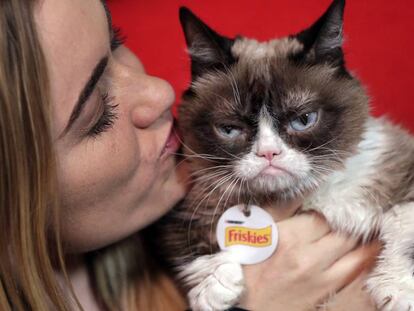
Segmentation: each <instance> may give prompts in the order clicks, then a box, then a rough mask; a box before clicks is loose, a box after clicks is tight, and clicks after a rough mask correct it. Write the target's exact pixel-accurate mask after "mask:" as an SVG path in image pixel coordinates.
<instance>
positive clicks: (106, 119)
mask: <svg viewBox="0 0 414 311" xmlns="http://www.w3.org/2000/svg"><path fill="white" fill-rule="evenodd" d="M101 97H102V104H103V113H102V116H101V117H100V118H99V120H98V122H96V124H95V125H94V126H93V127H92V128H91V129H90V130H89V131H88V136H90V137H96V136H98V135H99V134H101V133H103V132H105V131H107V130H109V129H110V128H112V126H113V125H114V122H115V120H116V119H117V114H116V112H115V110H116V108H117V107H118V105H115V104H113V103H112V98H111V97H110V96H109V94H108V93H105V94H102V95H101Z"/></svg>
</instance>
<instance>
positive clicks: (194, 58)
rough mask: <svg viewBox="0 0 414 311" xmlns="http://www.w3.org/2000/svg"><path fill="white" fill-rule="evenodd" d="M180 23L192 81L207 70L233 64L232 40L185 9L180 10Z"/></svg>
mask: <svg viewBox="0 0 414 311" xmlns="http://www.w3.org/2000/svg"><path fill="white" fill-rule="evenodd" d="M180 22H181V26H182V28H183V31H184V36H185V41H186V43H187V47H188V51H189V53H190V56H191V73H192V78H193V80H194V78H196V77H197V76H199V75H201V74H202V73H203V72H205V71H207V70H211V69H216V68H222V67H225V66H228V65H230V64H231V63H233V62H234V59H233V56H232V54H231V47H232V45H233V43H234V40H233V39H230V38H226V37H224V36H221V35H219V34H218V33H217V32H215V31H214V30H213V29H211V28H210V27H209V26H207V25H206V24H205V23H203V22H202V21H201V20H200V19H199V18H198V17H197V16H195V15H194V14H193V13H192V12H191V11H190V10H189V9H187V8H186V7H181V8H180Z"/></svg>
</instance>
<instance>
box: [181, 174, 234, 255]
mask: <svg viewBox="0 0 414 311" xmlns="http://www.w3.org/2000/svg"><path fill="white" fill-rule="evenodd" d="M231 178H232V176H231V175H230V176H229V175H225V176H224V177H222V178H221V179H220V180H219V181H218V183H217V184H216V185H215V186H214V188H213V189H212V190H210V192H209V193H208V194H207V195H205V196H204V198H203V199H202V200H201V201H200V202H199V203H198V204H197V206H196V207H195V208H194V211H193V213H192V215H191V217H190V221H189V225H188V231H187V243H188V246H189V247H190V248H191V225H192V222H193V219H194V216H195V215H196V213H197V211H198V209H199V207H200V206H201V204H202V203H203V202H204V201H205V200H206V199H208V198H209V197H210V196H211V194H212V193H213V192H214V191H215V190H216V189H217V188H218V187H220V186H221V185H222V184H224V183H225V182H227V181H228V180H230V179H231ZM207 202H208V201H207Z"/></svg>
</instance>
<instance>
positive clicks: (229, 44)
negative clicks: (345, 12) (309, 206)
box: [180, 1, 368, 199]
mask: <svg viewBox="0 0 414 311" xmlns="http://www.w3.org/2000/svg"><path fill="white" fill-rule="evenodd" d="M336 2H339V1H336ZM337 6H338V4H337ZM332 7H333V8H332ZM334 9H335V7H334V5H333V6H331V8H330V9H329V10H331V12H330V13H329V10H328V12H327V13H325V15H324V16H325V19H327V18H328V17H329V14H331V15H334V13H335V11H334ZM342 9H343V6H342ZM328 13H329V14H328ZM186 14H187V15H186ZM188 14H190V15H188ZM327 14H328V17H326V16H327ZM184 15H185V16H184ZM181 17H182V23H183V26H184V29H185V32H186V39H187V43H188V44H189V50H190V52H191V56H192V75H193V81H192V85H191V87H190V89H189V90H188V91H187V92H186V94H185V96H184V101H183V103H182V105H181V107H180V128H181V131H182V134H183V138H184V143H185V146H186V147H187V148H186V152H187V154H188V155H189V158H190V159H191V160H192V163H193V171H194V172H195V174H196V175H198V178H200V180H201V181H207V182H208V183H211V184H214V183H217V184H218V185H219V187H220V185H222V186H223V187H229V184H232V183H233V185H234V186H233V187H236V184H237V185H238V186H239V187H240V189H241V190H243V191H250V193H251V194H270V193H278V194H279V196H280V197H281V198H284V199H289V198H293V197H295V196H298V195H303V194H304V193H306V192H307V191H309V190H312V189H315V188H316V187H317V186H318V185H319V184H320V182H321V181H322V180H323V179H324V177H326V176H327V175H328V174H329V173H331V172H332V170H335V169H338V168H339V167H340V166H341V164H342V163H343V161H344V160H345V159H346V158H347V157H348V156H349V155H350V154H351V153H353V152H354V151H355V147H356V145H357V144H358V142H359V140H360V136H361V133H362V131H363V126H364V123H365V120H366V118H367V110H368V108H367V98H366V95H365V93H364V91H363V90H362V88H361V87H360V85H359V83H358V81H356V80H355V79H354V78H352V77H351V76H350V75H349V74H348V73H347V72H346V70H345V68H344V63H343V56H342V49H341V47H340V45H339V46H338V44H339V41H338V37H337V35H338V34H336V33H332V32H329V31H330V30H331V29H329V31H328V30H326V29H324V28H323V27H321V25H319V28H320V29H318V31H316V30H315V29H313V30H312V28H310V30H307V31H308V32H312V33H306V31H305V32H302V33H301V34H299V35H298V36H291V37H288V38H282V39H278V40H272V41H269V42H264V43H259V42H257V41H255V40H251V39H246V38H242V37H239V38H237V39H235V40H230V39H226V38H224V37H221V36H219V37H215V36H218V35H217V34H216V33H215V32H214V31H212V30H211V29H209V28H206V26H205V25H203V24H199V23H201V22H200V21H199V20H197V19H196V18H195V17H194V16H193V15H191V13H189V12H187V11H184V12H182V16H181ZM334 17H335V16H334ZM336 17H337V18H339V17H340V21H341V20H342V18H341V17H342V13H341V14H339V15H337V16H336ZM319 23H320V24H321V22H319ZM331 24H332V23H331ZM200 25H203V27H199V26H200ZM334 26H335V25H334ZM314 27H316V26H314ZM331 27H332V25H331ZM206 31H207V34H206V33H205V32H206ZM322 31H325V33H327V34H328V35H329V36H328V37H326V38H325V39H326V40H325V41H329V40H330V43H329V42H325V41H324V40H323V39H324V38H321V37H320V32H322ZM337 31H339V32H341V30H340V29H339V28H337ZM315 33H316V34H315ZM311 36H316V39H315V40H314V41H313V42H311V43H310V41H312V40H311V39H310V37H311ZM318 38H319V39H318ZM317 40H319V42H318V41H317ZM315 41H316V42H315ZM335 44H336V46H333V47H332V49H328V48H327V46H329V45H331V46H332V45H335ZM241 190H240V191H241Z"/></svg>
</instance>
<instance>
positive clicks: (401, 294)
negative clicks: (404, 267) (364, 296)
mask: <svg viewBox="0 0 414 311" xmlns="http://www.w3.org/2000/svg"><path fill="white" fill-rule="evenodd" d="M381 281H382V280H380V278H377V277H372V278H370V279H368V281H367V287H368V289H369V291H370V293H371V295H372V298H373V299H374V301H375V303H376V306H377V309H378V310H380V311H414V278H413V279H412V280H411V282H410V283H411V284H408V283H407V284H404V283H403V282H398V283H397V282H395V281H389V280H388V281H386V282H381Z"/></svg>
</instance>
